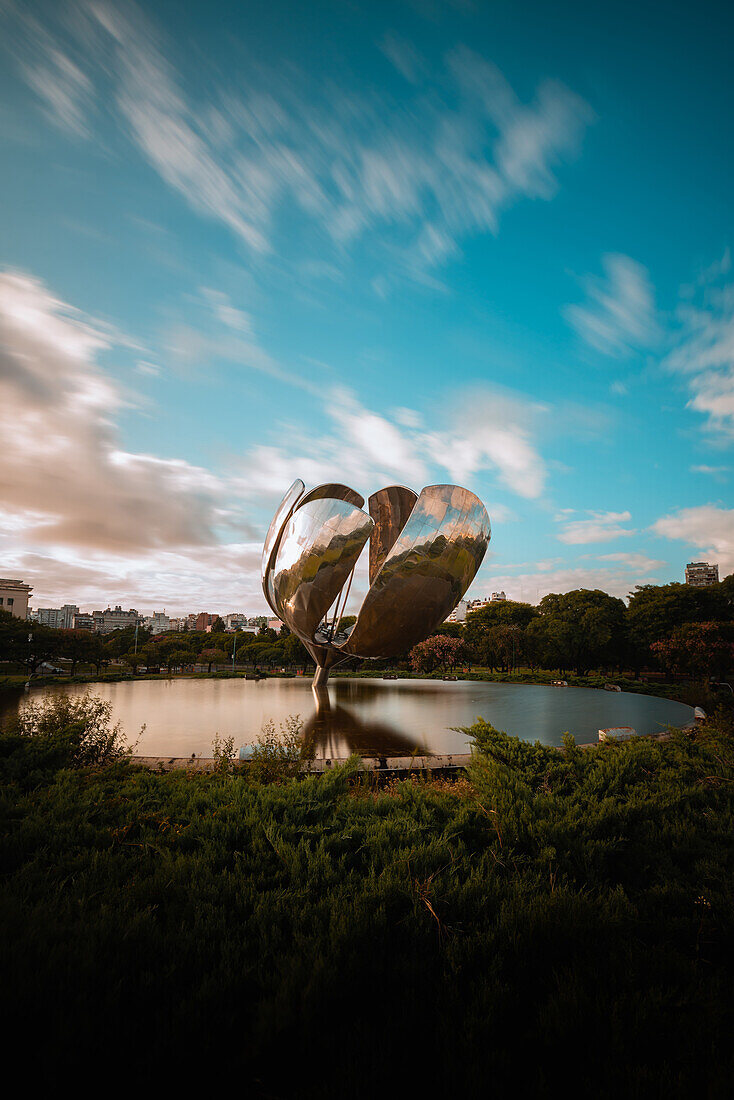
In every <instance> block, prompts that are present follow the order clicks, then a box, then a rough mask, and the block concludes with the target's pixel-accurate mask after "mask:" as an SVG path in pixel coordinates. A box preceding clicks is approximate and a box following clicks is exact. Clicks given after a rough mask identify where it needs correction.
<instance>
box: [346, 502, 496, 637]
mask: <svg viewBox="0 0 734 1100" xmlns="http://www.w3.org/2000/svg"><path fill="white" fill-rule="evenodd" d="M490 537H491V529H490V523H489V516H488V515H487V512H486V509H485V507H484V505H483V504H482V502H481V501H480V500H479V498H478V497H477V496H475V495H474V493H471V492H469V490H468V489H461V488H459V486H456V485H430V486H428V487H427V488H425V489H423V491H422V492H421V494H420V496H419V497H418V500H417V502H416V504H415V507H414V508H413V511H412V513H411V515H410V518H409V520H408V522H407V524H406V525H405V527H404V529H403V531H402V533H401V534H400V536H399V537H398V538H397V540H396V542H395V543H394V545H393V546H392V549H391V550H390V551H389V553H388V554H387V556H386V557H385V560H384V562H383V564H382V567H381V569H380V570H379V572H378V573H377V575H376V576H375V579H374V581H373V583H372V586H371V588H370V590H369V592H368V593H367V596H366V598H365V601H364V604H363V605H362V610H361V611H360V613H359V616H358V618H357V622H356V624H355V626H354V630H353V631H352V633H351V634H350V636H349V639H348V640H347V642H346V643H345V644H344V645H343V646H341V647H340V648H341V650H342V652H343V653H350V654H354V655H356V656H360V657H392V656H395V655H396V654H398V653H403V652H405V650H407V649H410V648H411V647H412V646H413V645H415V644H416V643H417V642H420V641H422V640H423V639H424V638H427V637H428V635H429V634H430V633H431V631H432V630H435V628H436V627H437V626H439V625H440V623H442V622H443V620H444V619H445V618H446V616H447V615H448V614H449V613H450V612H451V611H452V610H453V608H454V607H455V606H456V604H457V603H458V602H459V600H460V599H461V597H462V596H463V595H464V592H465V591H466V590H467V588H468V587H469V585H470V584H471V582H472V580H473V579H474V577H475V575H476V573H477V570H478V569H479V566H480V565H481V563H482V559H483V558H484V555H485V553H486V550H487V546H488V545H489V540H490Z"/></svg>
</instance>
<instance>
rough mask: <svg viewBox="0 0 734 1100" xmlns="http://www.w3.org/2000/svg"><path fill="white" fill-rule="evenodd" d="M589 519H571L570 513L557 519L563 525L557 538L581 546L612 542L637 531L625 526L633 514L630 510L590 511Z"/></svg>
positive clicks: (571, 544)
mask: <svg viewBox="0 0 734 1100" xmlns="http://www.w3.org/2000/svg"><path fill="white" fill-rule="evenodd" d="M587 515H588V516H589V518H588V519H574V520H572V519H570V517H569V516H568V515H564V516H562V517H560V516H557V517H556V518H557V519H561V520H562V526H561V529H560V531H559V532H558V534H557V536H556V538H557V539H558V540H559V542H565V543H567V544H568V545H570V546H580V545H584V544H585V543H591V542H611V541H612V540H613V539H618V538H628V537H629V536H630V535H634V534H635V533H636V532H635V531H634V530H633V529H632V528H631V527H623V526H622V525H623V524H624V523H629V521H630V520H631V519H632V516H631V515H630V513H629V512H588V513H587Z"/></svg>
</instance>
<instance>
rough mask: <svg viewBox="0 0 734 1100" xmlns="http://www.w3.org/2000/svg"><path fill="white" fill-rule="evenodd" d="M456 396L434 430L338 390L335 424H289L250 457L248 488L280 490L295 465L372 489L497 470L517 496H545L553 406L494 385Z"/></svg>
mask: <svg viewBox="0 0 734 1100" xmlns="http://www.w3.org/2000/svg"><path fill="white" fill-rule="evenodd" d="M452 401H453V404H452V407H451V408H450V409H449V410H448V411H447V413H446V418H445V421H444V423H442V425H441V427H440V428H439V429H436V430H428V429H426V428H424V427H423V425H422V421H421V420H420V418H418V417H417V416H416V414H414V413H411V415H409V416H407V417H406V415H405V413H406V410H403V409H397V410H395V411H394V412H393V413H392V414H389V413H380V414H378V413H377V412H375V411H373V410H371V409H367V408H365V407H364V406H363V405H362V404H361V403H360V402H359V400H358V399H357V397H356V396H355V395H354V394H353V393H351V392H350V391H347V390H334V391H333V392H332V393H331V395H330V396H329V398H328V400H327V402H326V405H325V409H324V411H325V413H326V415H327V417H328V418H329V421H330V425H331V426H330V428H329V429H328V430H327V431H325V432H322V433H320V434H319V435H318V437H316V436H312V435H311V434H309V433H303V432H301V431H299V430H298V429H297V428H296V427H289V428H288V429H287V430H279V432H278V435H279V439H280V441H279V443H278V444H277V445H265V446H262V445H261V446H258V447H255V448H253V450H251V451H250V452H249V453H248V454H247V455H246V456H245V458H244V460H243V462H242V465H243V468H245V469H246V471H247V477H246V482H245V483H244V484H243V485H242V491H243V492H245V493H248V494H251V493H253V492H256V493H261V492H268V493H270V492H274V491H275V488H276V486H283V485H285V484H288V483H289V481H292V480H293V476H292V471H293V470H296V471H298V474H299V476H300V477H302V478H303V479H304V481H306V482H308V483H318V482H319V481H331V480H333V477H334V470H339V471H340V477H342V478H343V479H344V480H345V481H347V483H350V478H351V479H352V482H353V483H354V484H355V485H358V486H359V487H360V489H361V490H362V491H364V490H365V489H368V490H369V492H372V491H374V489H377V488H380V487H381V486H382V485H384V484H388V483H389V482H390V481H393V480H397V481H398V482H400V483H402V482H406V483H407V484H413V485H415V486H417V487H419V488H420V487H421V486H422V485H424V484H425V483H426V482H427V481H428V480H429V479H430V478H431V477H432V476H439V475H440V476H443V477H444V478H445V477H446V476H448V477H449V478H450V479H451V480H452V481H456V482H459V483H462V484H464V483H469V484H471V482H472V480H473V479H476V478H477V477H478V476H479V474H480V473H490V474H491V475H492V476H494V477H496V479H497V482H498V484H499V485H500V486H501V487H503V488H505V489H507V490H509V491H510V492H512V493H514V494H515V495H517V496H519V497H524V498H526V499H530V500H533V499H536V498H538V497H539V496H540V495H541V493H542V491H543V488H544V486H545V481H546V476H547V471H546V462H545V460H544V459H543V457H542V456H541V454H540V451H539V450H538V447H537V441H536V438H535V436H536V433H537V430H538V419H539V417H540V416H543V415H545V413H546V411H547V410H546V409H545V407H544V406H540V405H538V404H537V403H535V402H533V401H531V400H528V399H527V398H525V399H524V398H522V397H521V396H520V395H512V394H511V393H510V392H509V391H504V390H502V391H500V390H498V389H494V388H492V387H482V388H477V389H473V390H471V391H469V392H467V393H465V394H463V395H461V394H460V395H459V397H458V399H457V398H456V395H455V394H454V395H452ZM432 471H433V472H432Z"/></svg>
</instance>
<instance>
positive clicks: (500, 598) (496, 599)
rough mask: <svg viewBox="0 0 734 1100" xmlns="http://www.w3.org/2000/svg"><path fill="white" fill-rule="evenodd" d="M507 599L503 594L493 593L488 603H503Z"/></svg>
mask: <svg viewBox="0 0 734 1100" xmlns="http://www.w3.org/2000/svg"><path fill="white" fill-rule="evenodd" d="M506 599H507V596H506V595H505V594H504V592H493V593H492V595H491V597H490V600H489V602H490V603H503V602H504V601H505V600H506Z"/></svg>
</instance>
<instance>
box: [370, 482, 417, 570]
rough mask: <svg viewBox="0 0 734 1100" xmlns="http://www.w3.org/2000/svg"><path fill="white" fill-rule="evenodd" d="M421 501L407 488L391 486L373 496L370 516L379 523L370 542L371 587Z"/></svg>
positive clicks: (376, 523)
mask: <svg viewBox="0 0 734 1100" xmlns="http://www.w3.org/2000/svg"><path fill="white" fill-rule="evenodd" d="M417 499H418V494H417V493H414V492H413V490H412V489H408V488H406V486H405V485H388V486H387V487H386V488H385V489H380V490H379V492H377V493H373V494H372V496H371V497H370V499H369V509H370V515H371V516H372V518H373V520H374V521H375V529H374V531H373V532H372V538H371V539H370V584H372V582H373V580H374V579H375V577H376V576H377V574H378V573H379V571H380V568H381V566H382V563H383V562H384V560H385V558H386V557H387V555H388V554H389V552H390V550H392V548H393V546H394V545H395V543H396V541H397V539H398V536H399V535H400V532H401V531H402V530H403V528H404V527H405V524H406V523H407V522H408V520H409V518H410V513H411V512H412V511H413V507H414V505H415V502H416V501H417Z"/></svg>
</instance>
